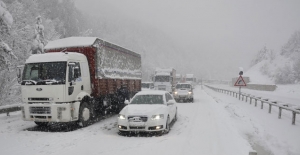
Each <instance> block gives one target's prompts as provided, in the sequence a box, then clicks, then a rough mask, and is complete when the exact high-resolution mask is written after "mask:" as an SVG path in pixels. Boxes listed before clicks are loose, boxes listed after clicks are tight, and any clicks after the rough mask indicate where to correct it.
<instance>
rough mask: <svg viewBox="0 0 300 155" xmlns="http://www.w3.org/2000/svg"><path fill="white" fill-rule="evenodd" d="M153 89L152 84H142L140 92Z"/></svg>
mask: <svg viewBox="0 0 300 155" xmlns="http://www.w3.org/2000/svg"><path fill="white" fill-rule="evenodd" d="M148 89H154V83H153V82H142V90H148Z"/></svg>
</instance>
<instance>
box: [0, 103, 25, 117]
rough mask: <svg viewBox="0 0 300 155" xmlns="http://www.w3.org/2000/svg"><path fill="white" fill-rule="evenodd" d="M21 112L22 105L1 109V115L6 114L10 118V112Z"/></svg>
mask: <svg viewBox="0 0 300 155" xmlns="http://www.w3.org/2000/svg"><path fill="white" fill-rule="evenodd" d="M20 110H21V105H20V104H14V105H8V106H1V107H0V114H3V113H6V115H7V116H9V113H10V112H14V111H20Z"/></svg>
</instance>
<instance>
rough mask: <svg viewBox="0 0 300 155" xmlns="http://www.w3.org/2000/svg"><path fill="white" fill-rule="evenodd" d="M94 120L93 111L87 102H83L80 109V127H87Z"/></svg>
mask: <svg viewBox="0 0 300 155" xmlns="http://www.w3.org/2000/svg"><path fill="white" fill-rule="evenodd" d="M91 118H92V110H91V108H90V106H89V105H88V104H87V102H82V103H81V105H80V108H79V119H78V125H79V126H81V127H86V126H88V125H89V124H90V122H91Z"/></svg>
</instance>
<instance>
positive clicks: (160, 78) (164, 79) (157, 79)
mask: <svg viewBox="0 0 300 155" xmlns="http://www.w3.org/2000/svg"><path fill="white" fill-rule="evenodd" d="M169 81H170V76H156V77H155V82H169Z"/></svg>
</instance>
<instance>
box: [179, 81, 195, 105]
mask: <svg viewBox="0 0 300 155" xmlns="http://www.w3.org/2000/svg"><path fill="white" fill-rule="evenodd" d="M174 98H175V100H176V101H177V102H180V101H183V102H185V101H187V102H194V93H193V86H192V85H191V84H190V83H177V85H176V87H175V92H174Z"/></svg>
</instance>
